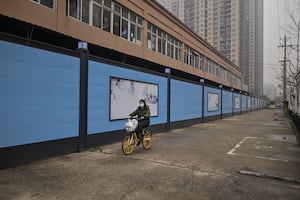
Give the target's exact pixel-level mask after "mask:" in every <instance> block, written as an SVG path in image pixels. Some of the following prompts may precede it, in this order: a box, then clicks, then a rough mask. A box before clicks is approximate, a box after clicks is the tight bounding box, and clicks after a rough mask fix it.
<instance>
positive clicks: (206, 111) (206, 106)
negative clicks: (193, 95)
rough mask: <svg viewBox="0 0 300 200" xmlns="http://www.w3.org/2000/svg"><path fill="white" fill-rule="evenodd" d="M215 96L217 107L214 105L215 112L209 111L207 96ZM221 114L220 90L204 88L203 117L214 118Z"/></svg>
mask: <svg viewBox="0 0 300 200" xmlns="http://www.w3.org/2000/svg"><path fill="white" fill-rule="evenodd" d="M209 93H210V94H216V95H218V99H219V100H218V105H216V110H215V111H209V109H208V106H209V105H208V94H209ZM220 114H221V90H220V89H216V88H210V87H204V116H205V117H209V116H214V115H220Z"/></svg>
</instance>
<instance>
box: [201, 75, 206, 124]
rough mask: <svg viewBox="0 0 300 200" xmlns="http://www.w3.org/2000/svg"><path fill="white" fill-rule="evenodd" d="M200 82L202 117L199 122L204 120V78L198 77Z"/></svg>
mask: <svg viewBox="0 0 300 200" xmlns="http://www.w3.org/2000/svg"><path fill="white" fill-rule="evenodd" d="M200 83H202V118H201V122H202V123H203V122H204V88H205V81H204V79H200Z"/></svg>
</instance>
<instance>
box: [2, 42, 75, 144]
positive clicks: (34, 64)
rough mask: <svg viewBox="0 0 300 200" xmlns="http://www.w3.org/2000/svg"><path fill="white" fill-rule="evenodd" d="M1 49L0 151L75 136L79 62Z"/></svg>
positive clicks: (50, 54)
mask: <svg viewBox="0 0 300 200" xmlns="http://www.w3.org/2000/svg"><path fill="white" fill-rule="evenodd" d="M0 46H1V53H0V62H1V65H0V96H1V98H0V123H1V130H0V138H1V139H0V148H3V147H9V146H16V145H23V144H29V143H36V142H42V141H49V140H56V139H61V138H67V137H73V136H78V116H79V101H78V99H79V59H78V58H74V57H71V56H66V55H62V54H58V53H53V52H49V51H45V50H39V49H36V48H31V47H26V46H22V45H17V44H13V43H9V42H4V41H0Z"/></svg>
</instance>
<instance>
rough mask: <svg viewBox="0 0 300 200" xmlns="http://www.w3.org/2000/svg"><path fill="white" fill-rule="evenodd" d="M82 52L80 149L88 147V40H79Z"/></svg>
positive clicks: (80, 52) (79, 48)
mask: <svg viewBox="0 0 300 200" xmlns="http://www.w3.org/2000/svg"><path fill="white" fill-rule="evenodd" d="M78 50H79V54H80V91H79V95H80V96H79V98H80V99H79V137H78V149H77V150H78V151H83V150H84V149H85V148H86V138H87V105H88V102H87V99H88V59H89V58H88V57H89V51H88V47H87V43H86V42H78Z"/></svg>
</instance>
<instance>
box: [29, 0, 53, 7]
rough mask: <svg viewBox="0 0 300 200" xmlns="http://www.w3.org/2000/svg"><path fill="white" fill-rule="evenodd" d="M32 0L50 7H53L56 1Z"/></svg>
mask: <svg viewBox="0 0 300 200" xmlns="http://www.w3.org/2000/svg"><path fill="white" fill-rule="evenodd" d="M32 1H34V2H36V3H38V4H41V5H44V6H47V7H48V8H52V9H54V8H55V3H56V0H32Z"/></svg>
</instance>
